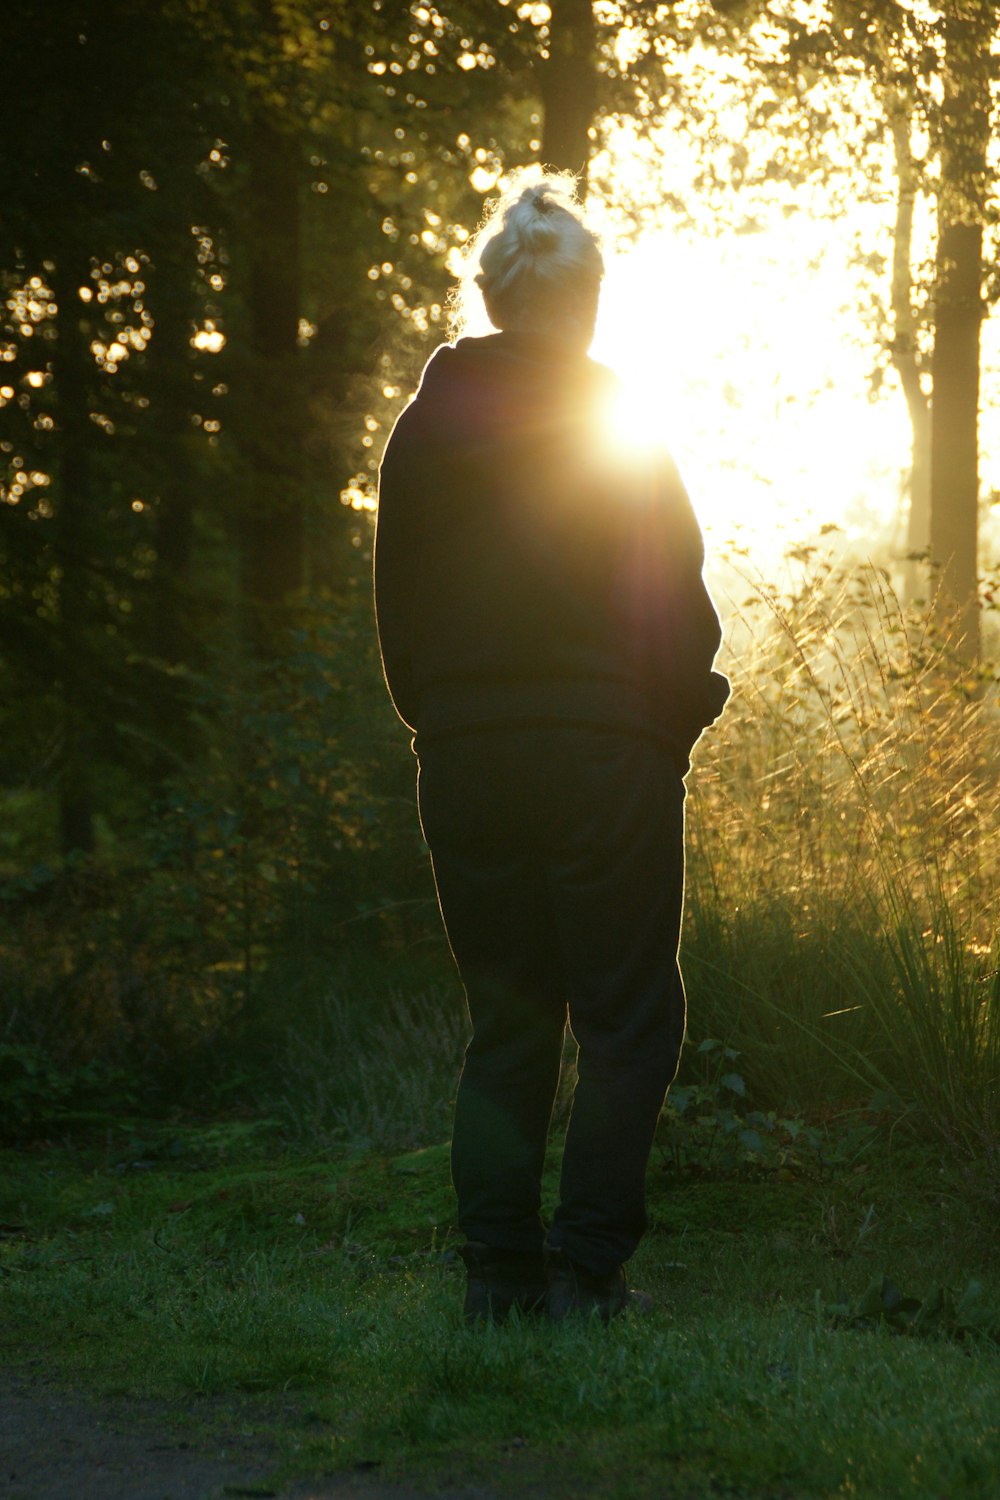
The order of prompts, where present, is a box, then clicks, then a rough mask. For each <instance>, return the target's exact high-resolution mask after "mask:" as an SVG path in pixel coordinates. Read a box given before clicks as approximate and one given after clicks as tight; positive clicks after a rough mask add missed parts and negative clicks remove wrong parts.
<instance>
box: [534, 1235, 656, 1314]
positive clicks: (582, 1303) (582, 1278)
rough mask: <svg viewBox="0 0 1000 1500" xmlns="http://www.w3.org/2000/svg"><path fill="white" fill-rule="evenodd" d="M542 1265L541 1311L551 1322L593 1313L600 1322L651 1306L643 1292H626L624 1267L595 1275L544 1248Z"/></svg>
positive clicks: (566, 1257) (641, 1310) (646, 1310)
mask: <svg viewBox="0 0 1000 1500" xmlns="http://www.w3.org/2000/svg"><path fill="white" fill-rule="evenodd" d="M545 1264H546V1271H547V1275H548V1283H549V1286H548V1291H547V1293H546V1296H545V1313H546V1316H547V1317H548V1319H549V1321H550V1322H552V1323H562V1322H563V1321H564V1319H565V1318H567V1317H569V1316H570V1314H571V1313H582V1314H583V1315H584V1316H585V1317H586V1316H590V1315H594V1314H596V1316H597V1317H599V1318H600V1320H601V1322H602V1323H610V1322H611V1319H612V1318H618V1317H621V1315H622V1314H623V1313H626V1312H637V1313H644V1312H648V1311H649V1309H650V1307H651V1306H652V1302H651V1299H650V1298H649V1297H647V1296H646V1294H645V1293H644V1292H632V1291H629V1289H628V1287H627V1285H626V1283H625V1268H624V1266H617V1267H616V1268H615V1270H614V1271H612V1272H610V1274H609V1275H607V1276H597V1275H595V1273H594V1272H593V1271H588V1270H587V1268H586V1267H585V1266H581V1265H577V1264H576V1263H575V1262H574V1261H571V1260H570V1258H569V1256H568V1255H565V1254H564V1253H563V1252H562V1251H561V1250H549V1251H547V1253H546V1257H545Z"/></svg>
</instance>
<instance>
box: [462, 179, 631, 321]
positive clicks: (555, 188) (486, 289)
mask: <svg viewBox="0 0 1000 1500" xmlns="http://www.w3.org/2000/svg"><path fill="white" fill-rule="evenodd" d="M603 274H604V260H603V257H602V255H601V247H600V241H599V239H598V236H597V234H596V233H595V231H594V230H593V229H591V228H590V227H589V226H588V225H587V224H586V223H585V222H584V216H583V207H582V205H581V203H580V200H579V199H578V197H577V195H576V179H575V178H574V177H573V176H572V174H571V173H569V172H551V171H550V172H546V171H543V170H542V169H541V168H539V167H522V168H520V169H519V170H517V171H515V172H512V173H511V174H510V176H509V177H508V178H507V180H506V184H505V186H504V189H503V192H502V193H501V194H500V196H499V197H498V198H496V199H494V201H493V202H492V203H491V204H490V205H489V207H488V208H487V211H486V216H485V218H484V219H483V222H482V224H481V225H480V227H479V229H478V230H477V231H476V233H475V234H474V235H473V237H472V239H471V240H470V241H469V242H468V244H467V245H466V247H465V249H464V251H463V253H462V257H461V263H460V269H459V272H458V284H457V286H456V287H455V288H454V290H453V292H452V296H451V299H450V306H451V331H452V333H453V334H455V335H458V334H462V333H466V332H469V331H470V330H472V329H475V328H476V327H478V326H481V325H482V316H481V314H482V311H483V306H484V304H485V310H486V313H487V315H488V317H489V320H490V322H491V323H492V324H493V325H494V326H495V327H497V328H501V329H505V330H517V331H519V332H535V333H547V332H549V333H555V334H559V333H568V334H569V335H570V336H571V337H572V336H573V335H574V333H575V332H577V331H578V330H582V329H584V328H585V326H586V324H587V306H588V303H592V300H593V299H594V298H595V297H596V294H597V289H598V287H599V286H600V282H601V277H602V276H603ZM480 294H481V298H480ZM591 322H592V317H591Z"/></svg>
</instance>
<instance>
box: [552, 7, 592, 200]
mask: <svg viewBox="0 0 1000 1500" xmlns="http://www.w3.org/2000/svg"><path fill="white" fill-rule="evenodd" d="M551 10H552V19H551V21H550V23H549V55H548V58H547V59H546V61H545V62H544V63H542V65H541V70H540V71H541V77H540V85H541V94H542V107H543V110H544V116H545V118H544V125H543V130H542V149H541V160H542V162H543V163H544V165H545V166H547V167H557V168H558V169H559V170H560V171H569V172H575V173H576V174H577V176H578V177H579V179H580V195H581V197H584V196H586V191H587V168H588V165H589V162H590V151H591V140H590V127H591V126H592V125H593V123H594V116H595V114H596V112H597V28H596V25H595V23H594V12H593V6H592V0H551Z"/></svg>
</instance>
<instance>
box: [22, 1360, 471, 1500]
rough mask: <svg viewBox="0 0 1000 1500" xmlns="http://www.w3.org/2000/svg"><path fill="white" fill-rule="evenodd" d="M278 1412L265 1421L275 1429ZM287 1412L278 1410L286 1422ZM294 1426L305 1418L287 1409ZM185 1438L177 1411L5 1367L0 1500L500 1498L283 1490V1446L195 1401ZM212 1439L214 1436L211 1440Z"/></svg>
mask: <svg viewBox="0 0 1000 1500" xmlns="http://www.w3.org/2000/svg"><path fill="white" fill-rule="evenodd" d="M275 1414H276V1413H275V1410H274V1409H273V1408H270V1409H268V1411H267V1414H266V1420H267V1421H268V1423H269V1425H273V1424H274V1420H275ZM281 1415H282V1413H281V1411H280V1409H279V1411H278V1416H279V1419H280V1416H281ZM284 1415H285V1417H286V1418H287V1420H288V1421H289V1422H290V1423H294V1421H295V1418H296V1416H298V1415H300V1414H299V1413H297V1412H296V1410H295V1408H291V1407H290V1408H287V1409H286V1411H285V1412H284ZM190 1418H191V1421H190V1426H189V1430H190V1431H191V1432H193V1433H194V1434H195V1435H193V1436H191V1437H190V1438H186V1437H184V1436H183V1435H182V1433H181V1431H180V1429H179V1424H178V1421H177V1408H176V1407H174V1408H168V1407H167V1406H166V1405H165V1404H164V1403H160V1402H156V1401H146V1400H132V1399H129V1398H124V1397H123V1398H119V1399H115V1400H105V1399H102V1400H100V1401H98V1400H89V1399H88V1398H87V1397H86V1396H82V1395H80V1394H79V1393H77V1392H68V1391H66V1390H65V1389H63V1388H62V1387H60V1386H58V1385H56V1384H55V1383H53V1382H52V1381H50V1380H48V1379H47V1378H46V1377H45V1375H44V1374H43V1373H41V1372H40V1371H37V1370H36V1371H33V1370H28V1371H20V1372H17V1371H13V1370H11V1369H3V1368H0V1497H2V1500H239V1497H245V1500H254V1497H256V1500H263V1497H275V1500H494V1497H493V1496H492V1495H491V1494H490V1493H489V1492H488V1491H486V1490H484V1489H480V1488H474V1487H473V1488H459V1489H453V1488H452V1489H444V1490H439V1491H436V1492H434V1494H433V1495H431V1494H429V1493H427V1492H426V1491H417V1490H414V1489H411V1488H409V1487H408V1486H407V1485H400V1484H389V1483H386V1482H384V1481H380V1480H379V1478H378V1477H377V1476H376V1475H371V1474H353V1475H352V1474H348V1475H337V1476H328V1477H323V1476H320V1477H317V1479H316V1480H315V1481H313V1482H310V1481H307V1482H304V1483H297V1484H295V1485H292V1486H291V1487H289V1488H285V1489H276V1488H273V1487H272V1486H271V1485H270V1484H269V1480H268V1476H269V1474H270V1473H271V1472H273V1470H274V1468H275V1466H276V1464H277V1462H278V1452H277V1448H276V1446H275V1444H274V1443H273V1442H271V1441H269V1440H268V1439H266V1438H261V1437H259V1436H255V1435H254V1434H253V1432H252V1431H250V1430H248V1429H249V1428H250V1425H251V1423H252V1414H251V1413H250V1412H249V1411H247V1412H246V1413H245V1420H241V1418H240V1416H239V1415H237V1416H234V1414H233V1411H232V1410H231V1409H230V1410H227V1409H226V1408H224V1407H222V1406H219V1405H218V1404H213V1403H210V1402H202V1401H197V1400H193V1401H192V1404H191V1408H190ZM205 1434H207V1435H205Z"/></svg>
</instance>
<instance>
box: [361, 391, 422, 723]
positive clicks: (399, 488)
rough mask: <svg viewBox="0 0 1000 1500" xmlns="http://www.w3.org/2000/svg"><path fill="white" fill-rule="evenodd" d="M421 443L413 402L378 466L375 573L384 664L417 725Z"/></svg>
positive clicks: (400, 709)
mask: <svg viewBox="0 0 1000 1500" xmlns="http://www.w3.org/2000/svg"><path fill="white" fill-rule="evenodd" d="M420 447H421V444H420V439H419V423H418V421H417V419H416V414H415V412H414V409H413V405H412V403H411V405H410V406H408V407H407V408H406V410H405V411H404V412H403V413H402V414H401V415H400V417H399V419H398V421H397V422H396V425H395V427H394V428H393V430H392V434H391V436H390V438H389V442H388V444H387V445H386V450H385V453H384V455H383V458H382V463H381V467H380V469H379V486H378V513H377V516H376V521H375V561H374V574H375V618H376V624H377V628H378V641H379V650H380V651H381V653H382V670H383V672H384V673H385V680H386V685H387V687H388V689H389V692H390V695H391V697H392V701H393V705H394V706H395V709H396V712H397V713H398V715H399V717H400V718H401V719H402V720H403V722H404V724H406V725H407V726H408V727H409V728H410V729H414V730H415V729H416V720H417V717H418V715H419V704H418V701H417V695H416V692H415V690H414V683H413V637H414V619H415V610H416V608H417V583H418V578H419V570H420V553H421V550H422V541H421V538H422V531H423V527H424V526H425V525H426V513H425V511H424V507H423V506H422V505H421V498H422V497H421V494H420V486H421V476H422V475H423V472H424V467H425V465H424V464H423V463H422V462H421V458H422V455H421V453H420Z"/></svg>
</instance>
